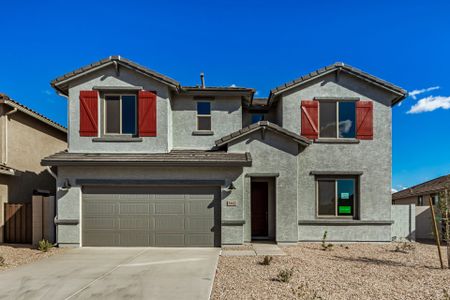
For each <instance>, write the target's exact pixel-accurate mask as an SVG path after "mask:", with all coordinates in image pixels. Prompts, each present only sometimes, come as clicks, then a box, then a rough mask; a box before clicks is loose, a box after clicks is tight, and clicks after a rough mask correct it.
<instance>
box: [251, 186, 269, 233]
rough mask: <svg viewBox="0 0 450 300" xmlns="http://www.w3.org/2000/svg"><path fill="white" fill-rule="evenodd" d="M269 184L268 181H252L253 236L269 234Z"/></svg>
mask: <svg viewBox="0 0 450 300" xmlns="http://www.w3.org/2000/svg"><path fill="white" fill-rule="evenodd" d="M268 191H269V184H268V182H252V186H251V193H252V196H251V198H252V203H251V205H252V237H267V236H268V235H269V232H268V230H269V223H268V211H269V193H268Z"/></svg>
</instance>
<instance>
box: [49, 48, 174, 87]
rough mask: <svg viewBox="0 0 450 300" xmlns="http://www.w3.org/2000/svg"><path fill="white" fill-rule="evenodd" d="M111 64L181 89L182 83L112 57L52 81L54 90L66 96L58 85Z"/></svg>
mask: <svg viewBox="0 0 450 300" xmlns="http://www.w3.org/2000/svg"><path fill="white" fill-rule="evenodd" d="M111 63H117V64H120V65H123V66H126V67H129V68H132V69H135V70H138V71H140V72H142V73H144V74H145V75H147V76H150V77H152V78H154V79H156V80H158V81H160V82H163V83H165V84H168V85H170V86H172V87H174V88H176V89H179V88H180V83H179V82H178V81H176V80H175V79H172V78H170V77H167V76H165V75H163V74H160V73H158V72H156V71H153V70H150V69H148V68H146V67H144V66H141V65H139V64H137V63H135V62H133V61H131V60H129V59H126V58H124V57H121V56H120V55H117V56H110V57H107V58H105V59H102V60H99V61H97V62H95V63H92V64H89V65H87V66H84V67H81V68H79V69H76V70H75V71H72V72H69V73H67V74H64V75H62V76H60V77H58V78H56V79H54V80H52V81H51V83H50V84H51V86H52V87H53V88H55V89H57V90H58V91H60V92H61V93H63V94H65V95H67V91H66V90H65V89H62V88H60V87H58V85H60V84H61V83H62V82H66V81H67V80H69V79H71V78H73V77H75V76H77V75H80V74H82V73H85V72H88V71H91V70H93V69H95V68H98V67H101V66H103V65H107V64H111Z"/></svg>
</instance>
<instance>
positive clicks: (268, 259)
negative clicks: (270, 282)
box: [259, 255, 273, 266]
mask: <svg viewBox="0 0 450 300" xmlns="http://www.w3.org/2000/svg"><path fill="white" fill-rule="evenodd" d="M272 260H273V257H272V256H268V255H266V256H264V259H263V261H262V262H260V263H259V264H260V265H263V266H268V265H270V263H271V262H272Z"/></svg>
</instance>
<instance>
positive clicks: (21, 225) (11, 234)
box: [4, 203, 32, 244]
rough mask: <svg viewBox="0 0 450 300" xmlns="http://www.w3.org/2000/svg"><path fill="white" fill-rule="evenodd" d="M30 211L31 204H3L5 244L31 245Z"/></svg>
mask: <svg viewBox="0 0 450 300" xmlns="http://www.w3.org/2000/svg"><path fill="white" fill-rule="evenodd" d="M31 239H32V209H31V204H10V203H5V226H4V240H5V243H22V244H31Z"/></svg>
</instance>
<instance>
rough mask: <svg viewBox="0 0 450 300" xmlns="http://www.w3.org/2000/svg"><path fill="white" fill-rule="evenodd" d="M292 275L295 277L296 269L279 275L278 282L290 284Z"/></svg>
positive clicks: (284, 271)
mask: <svg viewBox="0 0 450 300" xmlns="http://www.w3.org/2000/svg"><path fill="white" fill-rule="evenodd" d="M292 275H294V268H291V269H283V270H281V271H280V272H279V273H278V275H277V280H278V281H280V282H284V283H288V282H289V281H291V278H292Z"/></svg>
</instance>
